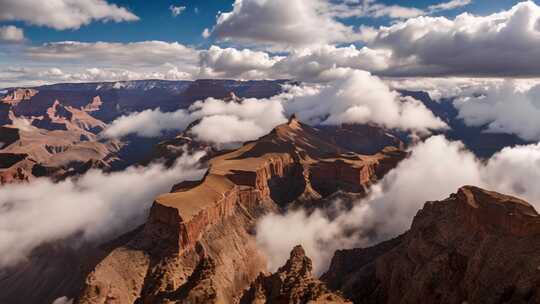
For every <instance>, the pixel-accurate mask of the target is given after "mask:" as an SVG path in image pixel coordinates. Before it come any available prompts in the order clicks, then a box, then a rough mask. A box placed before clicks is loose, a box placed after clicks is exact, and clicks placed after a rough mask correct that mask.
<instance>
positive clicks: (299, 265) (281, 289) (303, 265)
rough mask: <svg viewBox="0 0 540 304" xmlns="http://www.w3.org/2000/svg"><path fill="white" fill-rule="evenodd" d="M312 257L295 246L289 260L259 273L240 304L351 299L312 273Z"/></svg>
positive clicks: (301, 302) (334, 301)
mask: <svg viewBox="0 0 540 304" xmlns="http://www.w3.org/2000/svg"><path fill="white" fill-rule="evenodd" d="M312 271H313V267H312V264H311V260H310V259H309V258H308V257H307V256H306V253H305V251H304V249H303V248H302V246H296V247H295V248H294V249H293V250H292V251H291V255H290V258H289V260H287V262H286V264H285V265H284V266H283V267H281V268H279V270H278V271H277V272H276V273H274V274H271V275H264V274H261V275H259V277H258V278H257V280H255V282H254V283H253V284H252V285H251V287H250V288H249V289H248V290H247V291H246V292H245V293H244V295H243V296H242V298H241V299H240V303H241V304H259V303H261V304H262V303H268V304H272V303H275V304H277V303H279V304H286V303H290V304H306V303H312V304H315V303H351V302H349V301H347V300H346V299H344V298H343V297H342V296H341V295H340V294H338V293H335V292H331V291H330V290H329V289H328V288H326V286H325V285H324V283H322V282H321V281H319V280H318V279H316V278H315V277H314V276H313V272H312Z"/></svg>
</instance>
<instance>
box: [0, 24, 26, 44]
mask: <svg viewBox="0 0 540 304" xmlns="http://www.w3.org/2000/svg"><path fill="white" fill-rule="evenodd" d="M21 41H24V31H23V30H22V29H21V28H18V27H16V26H13V25H6V26H0V42H21Z"/></svg>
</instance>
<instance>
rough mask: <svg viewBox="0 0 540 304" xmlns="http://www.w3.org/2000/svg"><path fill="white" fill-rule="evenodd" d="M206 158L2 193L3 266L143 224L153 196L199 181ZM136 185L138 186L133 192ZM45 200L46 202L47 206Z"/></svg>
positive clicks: (36, 182)
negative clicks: (50, 247)
mask: <svg viewBox="0 0 540 304" xmlns="http://www.w3.org/2000/svg"><path fill="white" fill-rule="evenodd" d="M203 154H204V153H202V152H197V153H195V154H192V155H188V154H187V153H185V154H184V156H182V157H181V158H179V159H178V160H177V162H176V164H175V165H174V166H173V167H172V168H170V169H167V168H164V167H163V166H162V165H160V164H154V165H150V166H149V167H144V168H136V167H132V168H128V169H126V170H125V171H122V172H115V173H102V172H101V171H97V170H93V171H90V172H88V173H86V174H85V175H83V176H80V177H78V178H72V179H68V180H66V181H62V182H59V183H53V182H51V181H50V180H49V179H45V178H43V179H37V180H34V181H32V182H31V183H28V184H12V185H6V186H3V187H2V188H0V267H5V266H10V265H13V264H14V263H17V262H19V261H21V260H24V259H25V258H26V257H27V256H28V255H29V254H30V252H31V251H32V250H33V249H34V248H36V247H37V246H39V245H42V244H45V243H48V242H54V241H56V240H61V239H63V238H67V237H70V236H74V235H78V236H80V237H81V238H82V239H83V240H87V241H92V240H103V239H104V238H109V237H114V236H116V235H118V234H120V233H124V232H126V231H128V230H131V229H133V228H135V227H136V226H137V225H140V224H141V223H142V222H143V221H144V219H145V217H146V215H147V212H148V210H149V207H150V205H151V203H152V201H153V199H154V197H155V196H156V195H158V194H160V193H165V192H168V191H169V190H170V187H171V186H172V185H173V184H174V183H177V182H179V181H182V180H184V179H189V180H192V179H198V178H200V177H202V175H203V173H204V170H202V169H200V168H198V167H197V163H198V160H199V159H200V158H201V157H202V156H203ZM133 185H137V187H133ZM44 198H47V199H46V202H45V201H44Z"/></svg>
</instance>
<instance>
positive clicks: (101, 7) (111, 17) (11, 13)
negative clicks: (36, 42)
mask: <svg viewBox="0 0 540 304" xmlns="http://www.w3.org/2000/svg"><path fill="white" fill-rule="evenodd" d="M0 7H1V8H2V10H0V21H24V22H26V23H29V24H34V25H41V26H47V27H52V28H54V29H58V30H65V29H78V28H79V27H81V26H82V25H86V24H89V23H90V22H92V21H97V20H102V21H114V22H122V21H135V20H139V17H137V16H136V15H134V14H133V13H131V12H130V11H128V10H127V9H125V8H123V7H119V6H117V5H115V4H109V3H107V2H106V1H104V0H85V1H72V0H48V1H33V0H0Z"/></svg>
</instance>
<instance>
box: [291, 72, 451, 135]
mask: <svg viewBox="0 0 540 304" xmlns="http://www.w3.org/2000/svg"><path fill="white" fill-rule="evenodd" d="M341 71H342V72H343V75H342V76H341V77H340V78H338V79H337V80H335V81H333V82H331V83H330V84H329V85H326V86H323V87H322V88H321V89H320V91H319V93H318V94H312V95H306V96H300V97H297V98H295V99H293V100H292V101H291V102H289V103H287V105H286V109H287V111H288V112H289V113H297V114H298V115H299V117H300V118H301V119H302V120H304V121H306V122H309V123H311V124H342V123H368V122H372V123H376V124H379V125H383V126H385V127H388V128H397V129H403V130H416V131H422V132H428V131H429V130H430V129H431V130H434V129H443V128H446V125H445V123H444V122H442V121H441V120H440V119H438V118H436V117H435V116H434V115H433V113H431V111H429V110H428V109H427V108H426V107H425V106H424V105H423V104H422V103H421V102H420V101H418V100H416V99H413V98H410V97H406V98H405V97H402V96H401V95H400V94H399V93H397V92H396V91H393V90H391V89H390V88H389V87H388V85H387V84H385V83H384V82H383V81H382V80H381V79H379V78H378V77H376V76H373V75H371V74H370V73H369V72H366V71H360V70H348V69H346V70H341Z"/></svg>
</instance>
